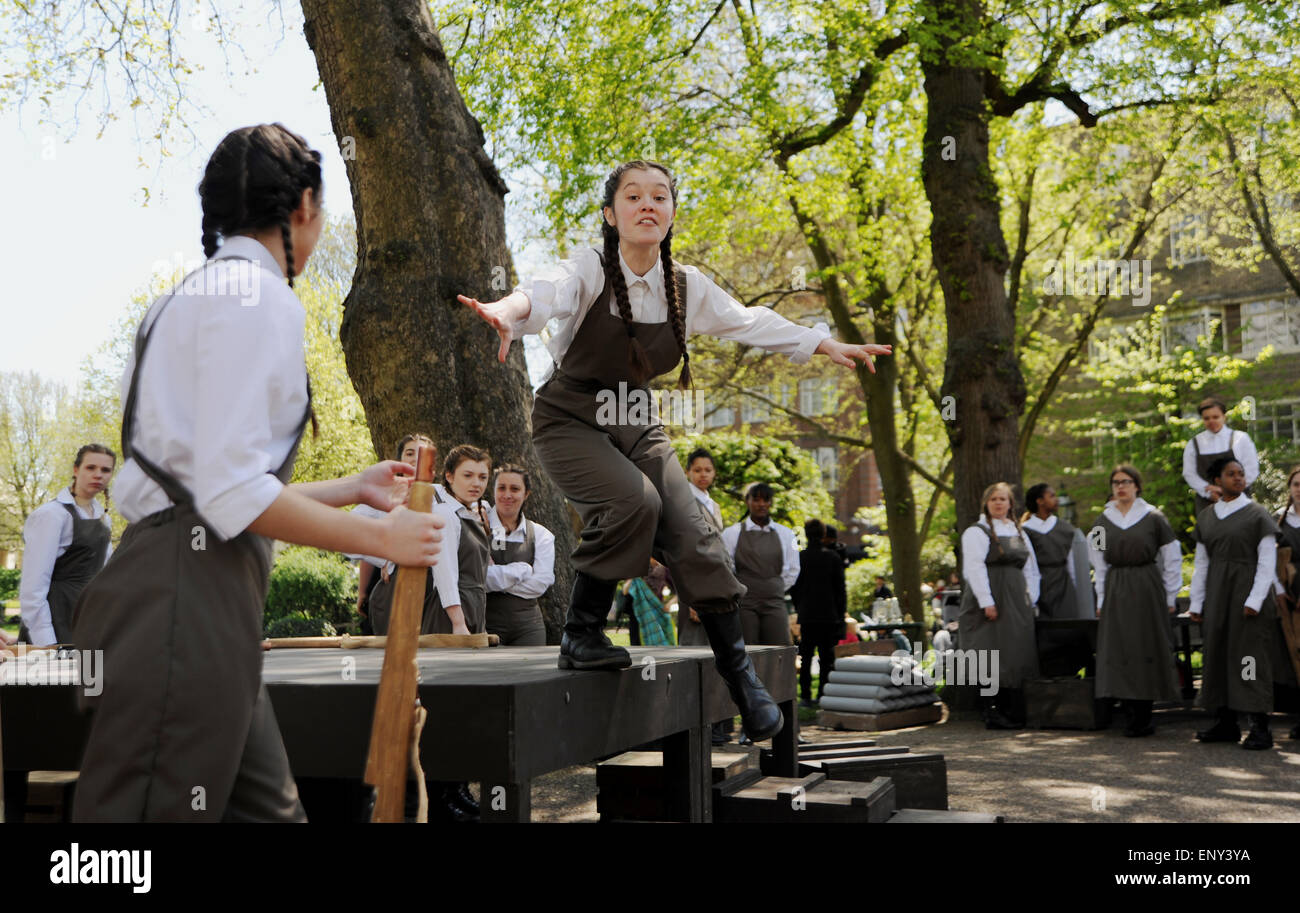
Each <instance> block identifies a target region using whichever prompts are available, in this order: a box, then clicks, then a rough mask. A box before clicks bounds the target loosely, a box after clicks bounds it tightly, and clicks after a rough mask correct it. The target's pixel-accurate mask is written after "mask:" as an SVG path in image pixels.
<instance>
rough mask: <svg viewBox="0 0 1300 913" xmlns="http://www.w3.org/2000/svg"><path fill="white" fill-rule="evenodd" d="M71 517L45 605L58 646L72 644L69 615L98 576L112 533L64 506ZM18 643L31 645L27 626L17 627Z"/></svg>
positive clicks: (70, 617)
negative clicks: (66, 541) (69, 532)
mask: <svg viewBox="0 0 1300 913" xmlns="http://www.w3.org/2000/svg"><path fill="white" fill-rule="evenodd" d="M63 507H65V508H66V509H67V511H68V514H69V515H70V516H71V517H72V542H71V543H69V544H68V547H67V549H65V550H64V552H63V554H62V555H60V556H59V557H58V560H56V561H55V562H54V572H53V573H52V574H51V575H50V591H49V594H48V595H47V596H46V602H48V603H49V606H50V622H51V623H52V624H53V625H54V641H55V643H60V644H70V643H72V611H73V609H74V608H76V605H77V597H79V596H80V595H81V591H82V590H84V589H85V588H86V584H88V583H90V581H91V579H92V578H93V577H94V576H95V575H96V574H98V573H99V571H100V568H102V567H103V566H104V555H105V554H106V553H107V552H108V543H109V540H110V539H112V538H113V532H112V530H110V529H109V528H108V524H106V523H105V522H104V519H103V518H102V517H101V518H99V519H97V520H87V519H86V518H85V517H83V516H81V514H79V513H77V508H76V506H75V505H72V504H64V505H63ZM18 639H19V640H20V641H22V642H24V643H31V641H32V638H31V634H30V633H29V632H28V630H27V625H19V628H18Z"/></svg>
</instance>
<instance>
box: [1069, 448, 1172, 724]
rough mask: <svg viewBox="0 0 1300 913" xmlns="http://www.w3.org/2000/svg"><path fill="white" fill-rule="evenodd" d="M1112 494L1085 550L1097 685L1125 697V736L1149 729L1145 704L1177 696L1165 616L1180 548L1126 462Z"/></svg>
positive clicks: (1106, 693)
mask: <svg viewBox="0 0 1300 913" xmlns="http://www.w3.org/2000/svg"><path fill="white" fill-rule="evenodd" d="M1110 494H1111V500H1110V502H1109V503H1108V504H1107V505H1106V508H1105V510H1103V511H1102V513H1101V516H1100V517H1098V518H1097V523H1096V525H1095V527H1094V529H1099V530H1100V532H1099V533H1097V534H1096V535H1092V536H1090V537H1089V552H1090V554H1091V556H1092V568H1093V572H1094V575H1095V577H1096V586H1097V614H1098V616H1099V617H1100V618H1101V622H1100V623H1099V624H1098V626H1097V690H1096V695H1097V697H1100V698H1113V699H1116V700H1120V701H1123V702H1124V707H1125V709H1126V710H1127V711H1128V715H1129V722H1128V726H1127V727H1126V728H1125V730H1124V735H1126V736H1130V737H1141V736H1148V735H1151V734H1152V733H1154V732H1155V727H1154V726H1152V725H1151V707H1152V705H1153V704H1154V703H1155V702H1156V701H1172V700H1177V699H1178V674H1177V672H1176V671H1175V669H1174V655H1173V644H1172V642H1171V641H1170V629H1169V617H1170V616H1171V615H1173V614H1174V612H1175V611H1176V609H1175V602H1174V600H1175V599H1176V598H1177V597H1178V590H1179V589H1180V588H1181V587H1182V585H1183V576H1182V553H1181V552H1180V550H1179V548H1178V539H1177V538H1176V537H1175V536H1174V531H1173V528H1172V527H1170V525H1169V521H1168V520H1166V519H1165V515H1164V514H1162V513H1161V512H1160V511H1158V510H1156V509H1155V508H1154V507H1152V506H1151V505H1150V504H1148V503H1147V502H1146V501H1144V500H1143V499H1142V498H1141V497H1140V495H1141V494H1142V476H1140V475H1139V474H1138V471H1137V470H1136V469H1134V468H1133V467H1132V466H1129V465H1128V464H1123V465H1120V466H1116V467H1115V469H1114V470H1112V471H1111V474H1110Z"/></svg>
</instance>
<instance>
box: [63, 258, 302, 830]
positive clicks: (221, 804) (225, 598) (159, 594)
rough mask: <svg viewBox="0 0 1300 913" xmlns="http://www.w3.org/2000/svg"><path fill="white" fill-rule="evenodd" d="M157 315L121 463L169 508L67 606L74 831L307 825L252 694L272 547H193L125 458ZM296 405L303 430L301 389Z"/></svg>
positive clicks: (178, 517)
mask: <svg viewBox="0 0 1300 913" xmlns="http://www.w3.org/2000/svg"><path fill="white" fill-rule="evenodd" d="M216 259H245V258H216ZM209 262H211V261H209ZM168 303H170V299H168V301H167V302H164V303H163V304H162V305H160V306H159V309H158V315H157V317H155V318H154V321H153V323H152V324H150V328H149V331H148V332H145V330H144V322H143V321H142V322H141V326H140V330H139V331H138V332H137V333H136V360H135V372H134V374H133V375H132V377H131V385H130V389H129V392H128V394H127V400H126V405H125V408H124V410H123V420H122V451H123V456H124V457H126V458H128V459H129V458H134V459H135V460H136V462H137V463H139V464H140V468H141V469H142V470H144V472H145V474H146V475H148V476H149V477H150V478H151V479H153V480H154V481H155V482H157V483H158V485H159V486H160V487H161V488H162V489H163V491H165V492H166V493H167V496H168V497H169V498H171V500H172V502H173V504H172V506H171V507H168V508H165V509H164V510H160V511H158V512H156V513H153V514H150V515H149V516H147V517H144V518H142V519H141V520H138V521H137V522H135V523H132V524H131V525H130V526H128V527H127V529H126V532H125V533H124V534H123V536H122V543H121V546H120V547H119V548H118V549H117V551H115V552H114V553H113V556H112V558H110V559H109V562H108V564H107V565H106V566H105V567H104V569H103V570H102V571H101V572H100V573H99V574H98V576H96V577H95V579H94V580H92V581H91V582H90V584H89V585H88V586H87V587H86V588H85V590H83V591H82V593H81V598H80V600H79V601H78V603H77V609H76V613H75V619H74V637H75V640H76V643H77V646H78V648H79V649H82V650H103V651H104V652H103V670H104V671H103V681H104V688H103V692H102V693H101V694H100V695H99V696H98V697H95V698H90V697H83V698H82V702H83V706H85V705H88V706H90V707H93V708H94V716H93V718H92V721H91V729H90V736H89V739H88V741H87V743H86V753H85V756H84V758H83V760H82V764H81V777H80V780H79V782H78V784H77V792H76V800H75V804H74V808H73V818H74V820H76V821H221V820H226V821H306V820H307V816H306V814H305V812H304V811H303V807H302V803H301V802H299V801H298V790H297V787H296V785H295V784H294V780H293V774H292V773H291V772H290V769H289V759H288V756H287V755H286V754H285V751H284V743H283V742H282V740H281V738H280V729H279V726H278V725H277V724H276V721H275V714H274V712H273V710H272V708H271V702H270V700H269V699H268V697H267V694H266V688H265V686H264V685H263V684H262V647H261V640H262V614H263V610H264V608H265V603H266V590H267V584H268V581H269V578H270V571H271V545H272V543H271V540H270V539H267V538H264V537H262V536H259V535H257V534H255V533H252V532H249V531H248V530H244V532H242V533H240V534H239V535H238V536H235V537H234V538H233V539H229V540H227V541H225V542H223V541H221V540H220V539H219V538H218V537H217V536H215V535H205V541H202V545H203V546H204V547H203V548H197V547H196V546H195V543H196V542H199V541H201V540H199V538H198V537H199V536H200V530H205V524H204V520H203V518H202V517H201V516H199V514H198V513H197V512H196V511H195V509H194V504H193V497H192V496H191V494H190V493H189V492H188V491H187V490H186V489H185V488H184V486H182V485H181V484H180V482H178V481H177V480H176V478H175V477H174V476H172V475H171V474H170V473H168V472H166V471H165V470H163V469H162V468H161V467H159V466H156V465H155V464H154V463H153V462H151V461H150V460H149V459H148V458H146V457H145V456H144V455H143V454H140V453H138V452H132V448H131V443H130V441H131V434H132V431H133V429H134V413H135V403H136V395H137V384H138V381H139V378H140V365H141V364H142V363H143V361H144V358H145V354H146V351H147V350H148V346H149V339H150V337H151V336H152V335H153V328H155V327H157V325H158V320H159V319H160V318H161V317H162V309H163V308H165V307H166V306H167V304H168ZM305 373H306V372H305V370H304V374H305ZM304 382H307V381H306V378H304ZM307 398H308V408H307V412H306V413H305V414H304V415H303V424H302V429H305V428H306V424H307V421H308V418H309V417H310V414H311V405H310V402H311V386H310V383H308V386H307ZM301 441H302V430H301V429H300V430H299V434H298V441H296V442H295V443H294V446H293V447H292V448H291V449H290V451H289V454H288V456H287V457H285V460H284V462H283V463H282V464H281V465H280V467H279V468H278V469H277V470H276V471H275V475H276V477H277V478H278V479H280V481H281V482H283V483H285V484H288V482H289V480H290V478H291V477H292V475H293V463H294V459H295V458H296V457H297V455H298V444H299V443H301Z"/></svg>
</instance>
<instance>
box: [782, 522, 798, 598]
mask: <svg viewBox="0 0 1300 913" xmlns="http://www.w3.org/2000/svg"><path fill="white" fill-rule="evenodd" d="M777 531H778V532H780V533H781V539H782V544H783V546H784V552H785V561H784V562H783V564H782V566H781V586H783V587H784V588H785V589H787V590H788V589H790V587H792V586H794V582H795V581H796V580H798V579H799V550H798V549H797V548H795V541H794V530H792V529H789V528H788V527H785V526H780V527H777Z"/></svg>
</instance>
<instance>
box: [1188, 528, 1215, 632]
mask: <svg viewBox="0 0 1300 913" xmlns="http://www.w3.org/2000/svg"><path fill="white" fill-rule="evenodd" d="M1209 572H1210V555H1209V552H1207V551H1206V550H1205V546H1204V545H1203V544H1202V543H1200V542H1198V543H1196V557H1195V564H1194V565H1193V567H1192V604H1191V606H1190V607H1189V609H1188V611H1189V612H1191V613H1192V614H1193V615H1200V614H1201V609H1202V608H1204V607H1205V578H1206V576H1207V575H1208V574H1209Z"/></svg>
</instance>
